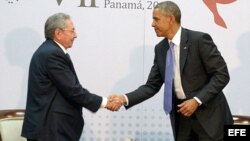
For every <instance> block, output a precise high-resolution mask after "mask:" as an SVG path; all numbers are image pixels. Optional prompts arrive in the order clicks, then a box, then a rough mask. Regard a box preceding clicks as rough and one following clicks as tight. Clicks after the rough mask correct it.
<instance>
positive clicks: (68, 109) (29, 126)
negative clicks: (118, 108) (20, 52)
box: [22, 40, 102, 141]
mask: <svg viewBox="0 0 250 141" xmlns="http://www.w3.org/2000/svg"><path fill="white" fill-rule="evenodd" d="M101 102H102V97H100V96H98V95H95V94H92V93H90V92H89V91H88V90H86V89H84V88H83V87H82V86H81V84H80V82H79V81H78V78H77V75H76V72H75V69H74V67H73V64H72V62H71V60H70V58H69V57H67V56H66V55H65V53H64V52H63V50H62V49H61V48H60V47H59V46H58V45H57V44H56V43H55V42H54V41H52V40H46V41H45V42H44V43H43V44H42V45H41V46H40V47H39V48H38V49H37V50H36V52H35V53H34V55H33V56H32V59H31V62H30V68H29V80H28V96H27V104H26V111H25V117H24V123H23V129H22V136H23V137H26V138H28V139H34V140H39V141H79V139H80V136H81V134H82V129H83V126H84V121H83V118H82V107H85V108H86V109H88V110H90V111H92V112H96V111H97V110H98V109H99V107H100V105H101Z"/></svg>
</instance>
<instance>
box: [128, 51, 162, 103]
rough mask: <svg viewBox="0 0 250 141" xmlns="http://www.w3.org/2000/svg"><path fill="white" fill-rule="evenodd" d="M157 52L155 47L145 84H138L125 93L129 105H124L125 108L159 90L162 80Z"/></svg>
mask: <svg viewBox="0 0 250 141" xmlns="http://www.w3.org/2000/svg"><path fill="white" fill-rule="evenodd" d="M157 54H158V53H157V51H156V49H155V58H154V64H153V66H152V67H151V70H150V73H149V76H148V79H147V82H146V84H145V85H142V86H140V87H139V88H138V89H136V90H135V91H132V92H130V93H128V94H126V96H127V97H128V101H129V105H128V106H125V108H130V107H132V106H134V105H136V104H139V103H141V102H143V101H144V100H147V99H149V98H150V97H152V96H154V95H155V94H156V93H157V92H158V91H159V90H160V88H161V86H162V84H163V80H162V77H161V74H160V70H159V66H158V56H157Z"/></svg>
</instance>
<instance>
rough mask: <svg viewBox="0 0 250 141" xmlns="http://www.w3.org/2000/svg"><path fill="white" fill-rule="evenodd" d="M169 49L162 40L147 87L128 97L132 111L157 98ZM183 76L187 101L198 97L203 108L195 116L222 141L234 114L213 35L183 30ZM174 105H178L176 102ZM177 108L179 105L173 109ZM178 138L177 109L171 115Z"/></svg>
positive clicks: (181, 59)
mask: <svg viewBox="0 0 250 141" xmlns="http://www.w3.org/2000/svg"><path fill="white" fill-rule="evenodd" d="M168 48H169V45H168V40H167V39H163V40H162V41H161V42H160V43H159V44H157V45H156V47H155V58H154V64H153V66H152V68H151V71H150V74H149V76H148V80H147V82H146V84H145V85H143V86H141V87H139V88H138V89H137V90H135V91H133V92H131V93H128V94H126V95H127V97H128V100H129V105H128V106H126V108H130V107H132V106H134V105H136V104H138V103H140V102H142V101H144V100H146V99H148V98H150V97H152V96H153V95H155V94H156V93H157V92H158V91H159V90H160V88H161V86H162V84H163V83H164V75H165V73H164V72H165V62H166V60H165V58H166V52H167V50H168ZM179 63H180V73H181V81H182V87H183V90H184V92H185V95H186V97H187V99H190V98H193V97H195V96H196V97H197V98H199V99H200V100H201V101H202V105H201V106H200V107H199V108H198V110H197V111H196V112H195V113H194V114H195V115H196V117H197V119H198V121H199V122H200V123H201V125H202V126H203V128H204V129H205V131H206V132H207V133H208V134H209V135H210V136H211V137H212V138H214V139H222V138H223V126H224V124H232V123H233V119H232V114H231V112H230V109H229V106H228V103H227V100H226V98H225V96H224V94H223V92H222V90H223V88H224V87H225V86H226V85H227V84H228V82H229V74H228V69H227V65H226V63H225V61H224V59H223V57H222V56H221V54H220V52H219V51H218V49H217V47H216V45H215V44H214V42H213V40H212V38H211V37H210V35H208V34H206V33H201V32H197V31H191V30H188V29H184V28H183V29H182V33H181V43H180V62H179ZM173 103H175V102H173ZM173 107H176V105H173ZM170 118H171V124H172V128H173V132H174V135H175V129H176V127H175V124H176V123H178V120H177V121H176V109H173V110H172V112H171V113H170Z"/></svg>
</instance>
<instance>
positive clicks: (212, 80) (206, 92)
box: [197, 34, 230, 104]
mask: <svg viewBox="0 0 250 141" xmlns="http://www.w3.org/2000/svg"><path fill="white" fill-rule="evenodd" d="M199 53H200V57H201V61H202V64H203V67H204V68H205V70H206V72H207V75H208V77H209V81H208V82H207V83H206V84H205V86H203V88H202V89H201V90H200V91H199V92H198V94H197V97H198V98H199V99H200V100H201V101H202V102H203V103H204V104H206V102H208V101H210V100H211V99H213V98H214V97H215V96H216V95H217V94H219V93H221V92H222V90H223V88H224V87H225V86H226V85H227V84H228V82H229V79H230V77H229V73H228V69H227V65H226V62H225V60H224V58H223V57H222V55H221V53H220V52H219V50H218V48H217V46H216V45H215V44H214V42H213V40H212V38H211V36H210V35H208V34H203V36H201V39H200V40H199Z"/></svg>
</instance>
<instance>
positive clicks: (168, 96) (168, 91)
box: [164, 42, 174, 114]
mask: <svg viewBox="0 0 250 141" xmlns="http://www.w3.org/2000/svg"><path fill="white" fill-rule="evenodd" d="M173 47H174V43H173V42H170V43H169V49H168V51H167V56H166V67H165V89H164V110H165V112H166V114H169V113H170V111H171V110H172V94H173V93H172V88H173V84H172V83H173V74H174V73H173V72H174V54H173Z"/></svg>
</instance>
